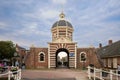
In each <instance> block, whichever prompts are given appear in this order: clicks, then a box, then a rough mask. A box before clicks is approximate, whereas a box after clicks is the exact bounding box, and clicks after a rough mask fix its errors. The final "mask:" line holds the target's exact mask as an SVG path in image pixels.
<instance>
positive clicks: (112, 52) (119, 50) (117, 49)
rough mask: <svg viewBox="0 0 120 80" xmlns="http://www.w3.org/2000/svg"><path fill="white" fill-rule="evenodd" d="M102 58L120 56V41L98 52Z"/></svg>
mask: <svg viewBox="0 0 120 80" xmlns="http://www.w3.org/2000/svg"><path fill="white" fill-rule="evenodd" d="M97 54H98V55H100V57H101V58H106V57H118V56H120V40H119V41H117V42H115V43H112V44H110V45H107V46H105V47H102V48H100V49H98V50H97Z"/></svg>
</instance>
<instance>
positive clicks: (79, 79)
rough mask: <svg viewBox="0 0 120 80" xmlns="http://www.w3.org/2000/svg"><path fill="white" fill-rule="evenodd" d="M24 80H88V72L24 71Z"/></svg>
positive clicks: (60, 70)
mask: <svg viewBox="0 0 120 80" xmlns="http://www.w3.org/2000/svg"><path fill="white" fill-rule="evenodd" d="M22 79H23V80H88V79H87V71H82V70H71V69H54V70H23V71H22Z"/></svg>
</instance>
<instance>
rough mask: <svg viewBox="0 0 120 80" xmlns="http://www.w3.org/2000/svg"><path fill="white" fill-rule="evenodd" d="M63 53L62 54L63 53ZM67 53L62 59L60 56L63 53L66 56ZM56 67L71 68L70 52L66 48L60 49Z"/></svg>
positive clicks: (57, 54)
mask: <svg viewBox="0 0 120 80" xmlns="http://www.w3.org/2000/svg"><path fill="white" fill-rule="evenodd" d="M61 52H62V53H61ZM63 52H64V53H66V56H65V57H60V56H59V54H60V53H61V56H62V54H63V55H65V54H64V53H63ZM56 67H67V68H69V51H68V50H67V49H65V48H60V49H58V50H57V51H56Z"/></svg>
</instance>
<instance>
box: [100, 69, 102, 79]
mask: <svg viewBox="0 0 120 80" xmlns="http://www.w3.org/2000/svg"><path fill="white" fill-rule="evenodd" d="M100 79H101V80H102V69H100Z"/></svg>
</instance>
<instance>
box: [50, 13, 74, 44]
mask: <svg viewBox="0 0 120 80" xmlns="http://www.w3.org/2000/svg"><path fill="white" fill-rule="evenodd" d="M59 17H60V19H59V21H56V22H55V23H54V24H53V26H52V29H51V31H52V42H61V40H63V39H64V40H65V42H72V33H73V27H72V24H71V23H69V22H68V21H67V20H65V14H64V13H63V12H62V13H61V14H60V15H59Z"/></svg>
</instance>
